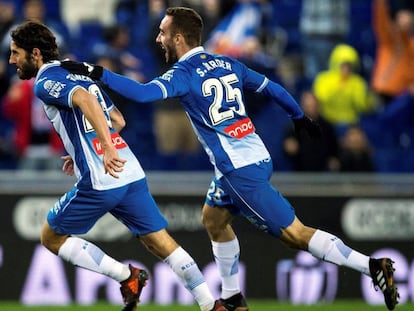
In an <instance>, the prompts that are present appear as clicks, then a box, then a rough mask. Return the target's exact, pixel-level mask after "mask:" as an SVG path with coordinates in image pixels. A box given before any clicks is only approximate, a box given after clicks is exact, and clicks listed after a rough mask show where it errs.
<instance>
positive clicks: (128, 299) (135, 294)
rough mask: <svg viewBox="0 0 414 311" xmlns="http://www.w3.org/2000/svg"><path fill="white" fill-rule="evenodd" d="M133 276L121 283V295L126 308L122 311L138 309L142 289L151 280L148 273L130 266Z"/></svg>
mask: <svg viewBox="0 0 414 311" xmlns="http://www.w3.org/2000/svg"><path fill="white" fill-rule="evenodd" d="M129 270H130V271H131V275H130V277H129V278H128V279H126V280H125V281H122V282H121V288H120V289H121V294H122V298H123V299H124V304H125V306H124V307H123V309H122V311H134V310H136V308H137V307H138V303H139V297H140V296H141V292H142V288H143V287H144V286H145V285H146V284H147V280H148V278H149V276H148V273H147V271H145V270H142V269H138V268H135V267H134V266H132V265H129Z"/></svg>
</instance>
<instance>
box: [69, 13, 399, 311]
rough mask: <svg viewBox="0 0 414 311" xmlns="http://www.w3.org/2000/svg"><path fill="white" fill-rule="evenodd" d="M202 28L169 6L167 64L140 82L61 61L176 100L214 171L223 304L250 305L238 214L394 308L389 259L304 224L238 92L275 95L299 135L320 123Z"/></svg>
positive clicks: (239, 308) (211, 218) (144, 97)
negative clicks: (360, 278)
mask: <svg viewBox="0 0 414 311" xmlns="http://www.w3.org/2000/svg"><path fill="white" fill-rule="evenodd" d="M202 27H203V22H202V19H201V17H200V16H199V14H198V13H197V12H195V11H194V10H193V9H190V8H185V7H171V8H168V9H167V10H166V13H165V16H164V18H163V19H162V21H161V23H160V27H159V34H158V36H157V38H156V41H157V43H159V44H160V45H161V47H162V48H163V49H164V51H165V58H166V61H167V62H168V63H171V64H172V67H171V69H170V70H168V71H167V72H166V73H165V74H163V75H162V76H160V77H157V78H155V79H153V80H152V81H150V82H148V83H145V84H144V83H139V82H136V81H133V80H131V79H129V78H127V77H124V76H121V75H118V74H115V73H113V72H111V71H109V70H106V69H104V68H102V67H100V66H93V65H90V64H84V63H76V62H71V61H68V62H63V63H62V66H64V67H65V68H67V69H68V70H70V71H72V72H76V73H78V74H84V75H86V76H89V77H91V78H93V79H96V80H100V81H101V82H103V83H104V84H106V85H107V86H108V87H109V88H111V89H113V90H115V91H117V92H119V93H121V94H122V95H124V96H126V97H127V98H129V99H131V100H134V101H137V102H152V101H156V100H160V99H164V98H168V97H179V98H180V100H181V104H182V106H183V108H184V109H185V111H186V112H187V115H188V117H189V119H190V121H191V123H192V125H193V128H194V131H195V132H196V134H197V136H198V138H199V140H200V142H201V144H202V145H203V147H204V149H205V151H206V153H207V154H208V155H209V157H210V161H211V164H212V165H213V166H214V170H215V178H214V179H213V181H212V183H211V185H210V187H209V189H208V191H207V197H206V201H205V204H204V207H203V215H202V216H203V224H204V226H205V228H206V229H207V232H208V234H209V237H210V239H211V241H212V249H213V254H214V258H215V260H216V263H217V265H218V268H219V271H220V275H221V278H222V293H221V295H222V296H221V302H222V303H223V305H224V306H225V307H226V308H227V309H228V310H230V311H247V310H248V306H247V303H246V301H245V298H244V297H243V294H242V293H241V291H240V285H239V283H238V278H239V276H238V268H237V267H238V260H239V255H240V247H239V242H238V240H237V237H236V234H235V232H234V230H233V229H232V227H231V222H232V219H233V218H234V217H235V216H237V215H241V216H243V217H245V218H246V219H247V220H249V221H250V222H251V223H252V224H253V225H255V226H256V227H257V228H259V230H262V231H264V232H267V233H269V234H271V235H272V236H274V237H276V238H279V239H281V240H282V241H283V242H284V243H286V244H287V245H288V246H290V247H292V248H295V249H300V250H305V251H308V252H310V253H311V254H312V255H314V256H315V257H317V258H319V259H322V260H325V261H328V262H331V263H334V264H337V265H341V266H346V267H349V268H351V269H354V270H356V271H359V272H361V273H363V274H366V275H368V276H370V277H372V278H373V283H374V285H375V286H377V287H380V288H381V290H382V292H383V294H384V298H385V302H386V304H387V307H388V308H389V309H390V310H392V309H393V308H394V307H395V305H396V304H397V302H398V296H399V295H398V291H397V288H396V286H395V283H394V279H393V271H394V268H393V262H392V260H391V259H389V258H381V259H374V258H370V257H369V256H366V255H364V254H361V253H359V252H357V251H355V250H353V249H351V248H350V247H348V246H347V245H345V244H344V243H343V241H341V240H340V239H339V238H338V237H336V236H334V235H332V234H330V233H328V232H325V231H322V230H318V229H315V228H311V227H308V226H305V225H304V224H303V223H302V222H301V221H300V220H299V218H298V217H296V215H295V211H294V209H293V207H292V206H291V205H290V203H289V202H288V201H287V200H286V199H285V198H284V197H283V196H282V194H280V193H279V192H278V191H277V190H276V189H275V188H274V187H273V186H272V185H271V183H270V177H271V175H272V172H273V169H272V160H271V158H270V155H269V152H268V150H267V149H266V147H265V145H264V144H263V141H262V140H261V138H260V137H259V136H258V135H257V133H256V132H255V128H254V125H253V124H252V121H251V120H250V118H249V117H248V115H247V114H246V109H245V103H244V95H243V89H248V90H251V91H254V92H257V93H260V94H263V95H264V96H268V97H269V98H271V99H273V100H274V101H275V102H276V103H278V104H279V105H280V106H281V107H282V108H284V109H285V110H286V112H287V114H288V115H289V116H290V117H291V118H292V121H293V123H294V125H295V129H296V130H297V131H298V132H303V133H302V134H307V135H309V136H310V137H313V138H317V137H318V136H320V134H321V133H320V128H319V127H318V125H317V124H316V123H315V122H314V121H312V120H311V119H310V118H308V117H307V116H305V115H304V113H303V111H302V110H301V108H300V107H299V105H298V104H297V103H296V101H295V100H294V99H293V98H292V97H291V96H290V94H288V92H287V91H286V90H285V89H284V88H283V87H282V86H280V85H279V84H277V83H275V82H273V81H271V80H269V79H268V78H267V77H265V76H264V75H262V74H260V73H258V72H255V71H254V70H252V69H250V68H248V67H246V66H245V65H244V64H243V63H241V62H239V61H237V60H235V59H232V58H230V57H226V56H223V55H213V54H210V53H208V52H206V51H205V50H204V48H203V47H202V46H201V45H200V44H201V33H202Z"/></svg>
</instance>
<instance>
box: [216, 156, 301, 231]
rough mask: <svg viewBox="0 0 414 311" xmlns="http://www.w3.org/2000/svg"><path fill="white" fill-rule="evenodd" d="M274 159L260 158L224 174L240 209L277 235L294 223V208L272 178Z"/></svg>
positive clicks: (259, 224)
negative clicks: (258, 161) (251, 163)
mask: <svg viewBox="0 0 414 311" xmlns="http://www.w3.org/2000/svg"><path fill="white" fill-rule="evenodd" d="M271 171H272V169H271V163H270V164H269V163H267V162H261V163H258V164H257V165H256V164H254V165H250V166H247V167H244V168H241V169H238V170H236V171H233V172H231V173H230V174H227V175H225V176H223V177H222V179H221V181H222V185H223V189H224V190H225V191H226V192H227V193H228V194H229V195H230V197H231V198H232V201H233V204H234V205H236V206H237V207H238V208H239V209H240V213H241V214H242V215H243V216H244V217H245V218H246V219H247V220H249V221H250V222H251V223H252V224H254V225H255V226H257V227H258V228H259V229H260V230H262V231H265V232H268V233H270V234H272V235H274V236H276V237H279V236H280V235H281V233H282V232H281V229H283V228H286V227H288V226H289V225H291V224H292V222H293V220H294V218H295V212H294V209H293V207H292V206H291V204H290V203H289V202H288V201H287V200H286V199H285V198H284V197H283V196H282V194H281V193H280V192H279V191H277V190H276V189H275V188H274V187H273V186H272V185H271V184H270V182H269V176H270V175H271Z"/></svg>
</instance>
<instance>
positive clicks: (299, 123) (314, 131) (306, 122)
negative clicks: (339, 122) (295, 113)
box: [293, 116, 322, 139]
mask: <svg viewBox="0 0 414 311" xmlns="http://www.w3.org/2000/svg"><path fill="white" fill-rule="evenodd" d="M293 124H294V125H295V132H296V133H297V134H299V135H301V134H302V133H305V134H306V135H308V136H309V137H310V138H313V139H315V138H319V137H321V135H322V131H321V128H320V126H319V124H318V122H316V121H314V120H312V119H311V118H309V117H307V116H303V117H302V118H299V119H293Z"/></svg>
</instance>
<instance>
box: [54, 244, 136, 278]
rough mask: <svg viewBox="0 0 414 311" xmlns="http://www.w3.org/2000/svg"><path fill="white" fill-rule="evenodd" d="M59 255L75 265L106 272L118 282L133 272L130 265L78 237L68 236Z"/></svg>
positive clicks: (105, 273) (102, 272)
mask: <svg viewBox="0 0 414 311" xmlns="http://www.w3.org/2000/svg"><path fill="white" fill-rule="evenodd" d="M58 256H59V257H61V258H62V259H64V260H66V261H68V262H70V263H72V264H74V265H75V266H78V267H81V268H85V269H88V270H91V271H94V272H98V273H101V274H104V275H106V276H109V277H110V278H112V279H114V280H116V281H118V282H121V281H124V280H126V279H127V278H128V277H129V276H130V274H131V272H130V271H129V268H128V266H126V265H124V264H123V263H120V262H119V261H116V260H115V259H113V258H112V257H109V256H108V255H106V254H105V253H104V252H103V251H102V250H101V249H100V248H99V247H97V246H96V245H94V244H92V243H90V242H88V241H86V240H83V239H81V238H78V237H68V238H67V239H66V241H65V243H63V244H62V246H61V247H60V249H59V253H58Z"/></svg>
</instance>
